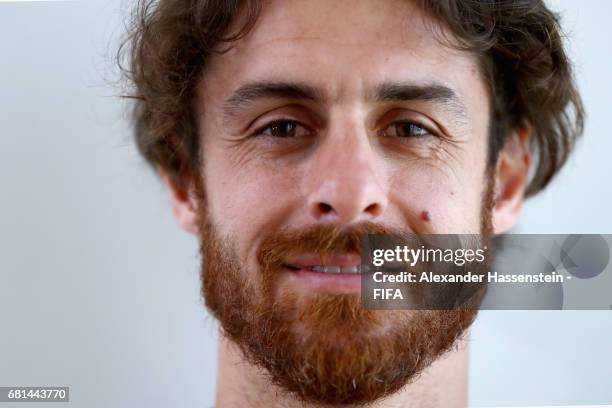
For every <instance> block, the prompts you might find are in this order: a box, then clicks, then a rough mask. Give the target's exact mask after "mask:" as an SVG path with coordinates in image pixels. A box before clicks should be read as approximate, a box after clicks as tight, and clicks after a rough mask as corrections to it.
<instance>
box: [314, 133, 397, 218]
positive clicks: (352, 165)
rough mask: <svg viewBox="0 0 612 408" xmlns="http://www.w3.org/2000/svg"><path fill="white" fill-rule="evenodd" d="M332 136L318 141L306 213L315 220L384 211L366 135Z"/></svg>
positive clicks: (367, 215) (384, 196)
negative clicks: (335, 137)
mask: <svg viewBox="0 0 612 408" xmlns="http://www.w3.org/2000/svg"><path fill="white" fill-rule="evenodd" d="M333 136H334V135H330V137H328V138H326V139H325V140H323V141H322V142H321V144H320V145H319V146H318V148H317V150H316V153H315V154H314V157H313V165H312V167H311V169H310V170H311V172H310V175H309V179H310V181H311V183H310V185H311V188H310V191H309V195H308V200H307V205H308V210H309V213H310V214H311V216H312V217H313V218H314V219H315V221H317V222H322V221H324V222H330V223H334V224H351V223H357V222H360V221H374V220H375V219H376V218H377V217H380V216H381V215H382V214H383V213H384V212H385V209H386V208H387V202H388V198H387V193H386V192H385V189H384V186H383V184H382V183H381V181H382V180H380V176H378V175H377V174H376V173H377V172H376V155H375V152H374V151H373V150H372V147H371V145H370V143H369V141H368V138H367V135H361V134H357V133H356V132H351V134H348V135H346V136H344V137H341V138H337V140H334V137H333Z"/></svg>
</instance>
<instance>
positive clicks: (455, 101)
mask: <svg viewBox="0 0 612 408" xmlns="http://www.w3.org/2000/svg"><path fill="white" fill-rule="evenodd" d="M368 99H370V100H374V101H376V102H398V101H399V102H401V101H425V102H436V103H439V104H441V105H443V106H444V107H446V108H447V109H448V110H450V111H451V112H452V113H454V114H455V115H456V116H460V117H462V118H465V117H466V108H465V105H464V104H463V102H462V101H461V99H460V98H459V96H458V95H457V93H456V92H455V91H454V90H453V89H452V88H449V87H448V86H445V85H442V84H437V83H430V84H413V83H400V82H385V83H382V84H380V85H379V86H377V87H376V88H375V90H374V92H373V93H372V94H371V95H369V97H368Z"/></svg>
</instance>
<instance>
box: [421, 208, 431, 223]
mask: <svg viewBox="0 0 612 408" xmlns="http://www.w3.org/2000/svg"><path fill="white" fill-rule="evenodd" d="M421 219H422V220H423V221H431V214H430V213H429V211H427V210H423V212H422V213H421Z"/></svg>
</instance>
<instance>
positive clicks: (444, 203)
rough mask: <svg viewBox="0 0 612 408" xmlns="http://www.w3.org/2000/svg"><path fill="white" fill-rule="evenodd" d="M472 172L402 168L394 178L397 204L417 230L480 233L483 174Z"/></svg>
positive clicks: (394, 197)
mask: <svg viewBox="0 0 612 408" xmlns="http://www.w3.org/2000/svg"><path fill="white" fill-rule="evenodd" d="M475 170H476V169H473V170H472V172H473V171H475ZM472 172H468V171H467V169H466V170H463V171H460V169H454V170H453V171H442V170H440V169H435V168H431V167H430V166H428V167H427V168H425V167H422V168H415V169H411V170H409V171H407V170H406V169H403V170H402V171H401V172H398V173H397V174H395V175H394V177H393V183H392V194H391V197H392V200H393V202H394V206H395V207H396V208H398V209H399V211H400V212H401V213H402V215H403V219H404V220H407V222H408V224H409V225H411V226H412V227H413V228H414V229H415V230H416V231H415V232H417V233H422V234H428V233H437V234H445V233H447V234H467V233H479V232H480V224H481V223H480V215H481V194H482V186H483V182H484V177H482V176H481V175H480V173H479V174H478V177H477V176H476V175H475V174H472Z"/></svg>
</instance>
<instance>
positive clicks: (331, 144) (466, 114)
mask: <svg viewBox="0 0 612 408" xmlns="http://www.w3.org/2000/svg"><path fill="white" fill-rule="evenodd" d="M435 24H436V23H435V22H433V21H431V20H429V18H428V17H427V16H425V15H423V13H422V12H421V11H420V10H419V9H418V8H417V7H416V6H415V5H413V4H412V3H410V2H408V1H399V0H398V1H385V2H380V1H376V0H364V1H358V2H355V1H348V0H346V1H345V0H338V1H334V2H330V1H327V0H312V1H297V0H296V1H294V0H282V1H281V0H278V1H270V2H267V3H266V4H265V5H264V7H263V10H262V14H261V16H260V18H259V20H258V21H257V23H256V25H255V27H254V28H253V30H252V31H250V32H249V34H248V35H247V36H246V37H245V38H243V39H241V40H239V41H237V42H236V43H235V44H233V48H232V49H231V50H230V51H228V52H226V53H224V54H220V55H217V56H215V57H214V58H213V59H212V60H211V61H210V63H209V65H208V66H207V67H206V70H205V72H204V73H203V76H202V80H201V83H200V86H199V88H198V106H197V112H198V114H197V117H198V123H199V131H200V135H201V142H202V143H201V155H202V163H203V165H202V168H201V169H200V171H201V172H200V174H199V175H198V177H199V178H200V180H201V183H202V191H200V194H198V193H197V191H195V190H191V191H185V190H181V189H180V188H179V187H178V186H177V185H175V184H173V183H172V182H171V181H170V180H169V178H167V177H165V180H166V182H167V184H168V186H169V188H170V190H171V192H172V198H173V209H174V213H175V215H176V217H177V219H178V221H179V223H180V224H181V225H182V226H183V228H185V229H186V230H188V231H191V232H193V233H198V234H199V235H200V237H201V239H202V242H203V243H204V244H203V248H208V249H205V250H203V252H204V253H205V254H208V255H209V256H210V257H211V258H212V257H213V255H211V254H215V253H216V254H217V255H219V256H218V257H217V258H215V260H217V261H218V260H219V259H223V257H221V256H220V255H225V256H226V257H230V258H231V263H232V264H233V265H235V268H233V267H232V268H230V267H229V266H228V270H229V269H232V271H233V272H235V273H234V275H235V276H234V278H235V280H234V281H233V282H234V283H235V284H236V283H239V284H241V285H243V286H244V287H248V288H249V290H251V291H252V292H250V295H249V296H250V298H252V299H254V300H253V305H256V304H258V303H257V302H260V304H259V305H260V306H261V304H263V303H264V302H268V304H272V303H273V302H272V303H270V302H271V299H270V297H272V298H274V299H275V300H277V301H278V304H283V302H284V304H285V306H286V305H287V303H290V306H287V307H293V308H295V307H296V306H295V305H298V306H297V307H298V308H299V307H303V308H304V310H312V309H313V304H314V303H315V302H320V301H321V299H331V298H333V297H334V296H335V297H336V299H335V300H331V301H330V302H331V303H329V304H327V305H324V306H323V307H322V308H318V309H317V313H319V312H320V311H321V309H323V310H325V308H328V309H329V308H330V305H336V306H338V307H339V308H342V307H343V306H342V301H341V300H340V301H338V299H340V297H341V296H345V295H347V294H349V296H350V295H351V294H354V292H355V290H356V288H355V284H354V280H353V281H351V280H350V279H351V278H349V277H330V276H325V277H320V276H315V277H313V276H312V274H304V273H302V274H300V273H295V271H292V270H287V268H277V270H275V271H272V272H270V271H268V272H267V273H269V274H270V275H271V276H273V283H270V285H271V286H270V288H271V289H270V288H268V289H270V290H269V291H264V289H265V282H264V281H263V278H262V275H263V274H264V271H263V270H262V269H263V268H262V263H261V249H262V245H263V246H264V247H265V245H266V244H267V243H268V244H269V242H270V240H273V239H274V237H275V236H279V235H280V236H281V237H285V235H283V234H285V233H287V232H292V233H295V234H300V233H301V232H303V231H313V229H314V230H315V231H316V230H317V228H322V229H323V230H325V231H330V230H331V229H333V228H335V229H336V230H338V231H343V230H347V229H351V228H355V227H359V226H363V225H370V226H376V227H379V228H384V229H388V230H395V231H404V232H411V233H417V234H431V233H457V234H460V233H474V234H477V233H480V232H482V226H483V212H482V210H483V205H482V204H483V197H484V196H485V195H486V193H487V186H488V185H489V184H488V182H489V180H492V181H493V184H492V187H493V191H492V192H491V193H492V194H493V195H492V196H491V199H494V200H495V201H494V205H493V207H492V208H491V214H490V216H489V215H487V217H486V218H487V220H486V221H487V222H489V221H490V222H491V223H492V225H493V227H494V229H495V232H502V231H504V230H506V229H508V228H510V227H511V226H512V225H513V224H514V223H515V221H516V219H517V217H518V211H519V208H520V203H521V201H522V197H523V190H524V185H525V180H526V177H527V170H528V167H529V153H528V148H527V141H528V130H527V129H522V130H517V132H516V133H515V134H513V135H511V137H510V141H509V143H508V144H507V146H506V148H505V149H504V151H503V152H502V153H501V155H500V158H499V161H498V164H497V166H496V167H495V169H492V170H491V171H492V173H490V172H488V171H487V168H486V162H487V143H488V127H489V103H490V98H489V95H488V93H487V88H486V85H485V82H484V80H483V77H482V74H481V72H480V70H479V68H478V61H477V60H476V57H475V56H473V55H470V54H467V53H465V52H460V51H457V50H453V49H451V48H448V47H445V46H443V45H441V43H440V42H439V39H438V37H436V36H435V34H434V33H433V32H432V26H435ZM489 175H490V177H491V178H489ZM162 176H163V174H162ZM196 184H197V180H192V185H196ZM204 196H205V199H204ZM204 200H205V202H204ZM203 218H206V219H203ZM489 218H490V219H489ZM298 236H299V235H298ZM308 236H309V237H310V235H308ZM211 241H214V243H215V245H213V247H210V246H208V247H207V245H208V244H205V243H206V242H208V243H210V242H211ZM289 242H293V241H289ZM298 242H299V240H298V241H295V242H293V244H295V245H294V246H293V247H292V248H294V249H296V248H297V249H300V245H298ZM313 245H315V244H313ZM220 247H223V248H222V249H219V248H220ZM306 247H307V246H306ZM315 247H316V245H315ZM315 249H317V250H318V247H317V248H312V250H313V251H314V250H315ZM302 250H303V251H302V252H301V253H300V251H286V252H282V253H283V254H287V257H288V259H284V260H283V261H284V264H290V265H295V264H300V262H302V263H304V262H305V263H308V262H310V263H313V262H314V261H312V258H313V256H314V257H315V258H316V257H317V256H319V255H317V254H314V255H313V251H308V250H306V249H304V248H302ZM206 251H208V252H206ZM214 251H217V252H214ZM288 254H290V255H288ZM258 256H259V258H258ZM334 256H335V258H333V260H332V261H330V262H331V263H332V264H339V263H343V262H345V261H346V262H347V264H348V265H352V264H353V263H354V259H353V258H351V257H352V256H354V254H352V253H346V252H337V253H336V254H335V255H334ZM343 257H344V258H343ZM309 258H310V259H309ZM304 259H306V260H304ZM316 259H318V260H319V261H318V262H323V261H324V260H322V259H321V258H320V257H319V258H316ZM226 260H227V258H226ZM328 261H329V259H328ZM357 263H359V262H357ZM205 268H206V265H205ZM209 268H210V269H214V268H216V266H214V265H209ZM298 269H299V268H298ZM215 270H216V275H215V276H223V275H222V272H223V271H222V270H219V268H217V269H215ZM210 273H212V272H210ZM209 279H211V278H210V277H209ZM220 279H221V278H220ZM211 290H212V289H211ZM357 290H358V289H357ZM264 293H265V295H266V296H268V298H265V296H264ZM330 296H331V298H330ZM211 297H212V295H211ZM274 299H273V300H274ZM253 307H255V306H253ZM270 310H273V309H270ZM298 315H299V314H298ZM376 319H378V320H377V322H378V323H381V322H382V323H384V317H380V316H377V317H376ZM381 319H382V320H381ZM444 319H446V320H444ZM400 320H403V321H410V319H402V318H400V317H398V316H397V315H394V316H391V315H389V320H388V322H389V324H391V323H390V322H395V323H397V322H398V321H400ZM441 321H443V322H444V321H448V316H447V317H446V318H442V320H441ZM467 321H471V320H470V319H468V320H467ZM354 323H356V324H357V323H359V322H358V321H354ZM382 323H381V324H382ZM463 323H465V322H463V321H462V322H461V323H458V324H457V325H456V328H455V329H454V330H457V331H458V332H461V331H463V329H465V327H464V324H463ZM222 325H223V321H222ZM287 327H289V328H290V327H293V326H291V325H290V324H289V325H287ZM300 327H301V330H302V332H301V335H304V336H306V337H308V335H309V334H312V333H309V332H308V330H310V329H312V327H310V326H308V324H306V325H305V326H300ZM313 327H314V326H313ZM330 327H331V326H330ZM355 327H365V326H361V325H357V326H355ZM287 330H290V329H287ZM304 330H305V331H304ZM338 333H340V332H335V333H334V335H336V336H337V335H338ZM358 334H359V332H358V333H357V335H356V334H355V333H352V335H353V336H357V337H358ZM442 334H443V333H440V335H442ZM456 334H457V335H459V334H460V333H456ZM325 335H326V333H325V331H322V332H318V333H317V336H318V338H319V340H318V341H320V343H317V344H319V345H321V344H323V345H325V344H330V343H329V342H327V343H326V342H325ZM330 336H331V334H330ZM321 338H322V340H321ZM362 340H363V339H362ZM366 340H367V339H365V340H364V341H366ZM379 340H380V341H387V342H393V341H394V340H393V339H390V338H384V337H383V338H381V339H379ZM356 344H358V343H354V344H352V345H351V347H352V348H353V349H355V348H356ZM359 344H363V343H359ZM353 346H355V347H353ZM321 347H324V346H321ZM347 350H351V348H350V347H349V348H347ZM354 351H355V352H356V353H357V352H359V350H354ZM247 352H248V351H247ZM348 352H349V351H347V353H348ZM431 357H437V356H431ZM381 395H382V394H381ZM378 396H380V395H378ZM302 397H304V395H302ZM306 397H308V396H306ZM368 398H371V397H368ZM313 400H316V398H313ZM339 401H340V400H329V401H326V402H332V403H337V402H339ZM342 401H346V400H342ZM351 402H359V401H357V400H355V401H351Z"/></svg>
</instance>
